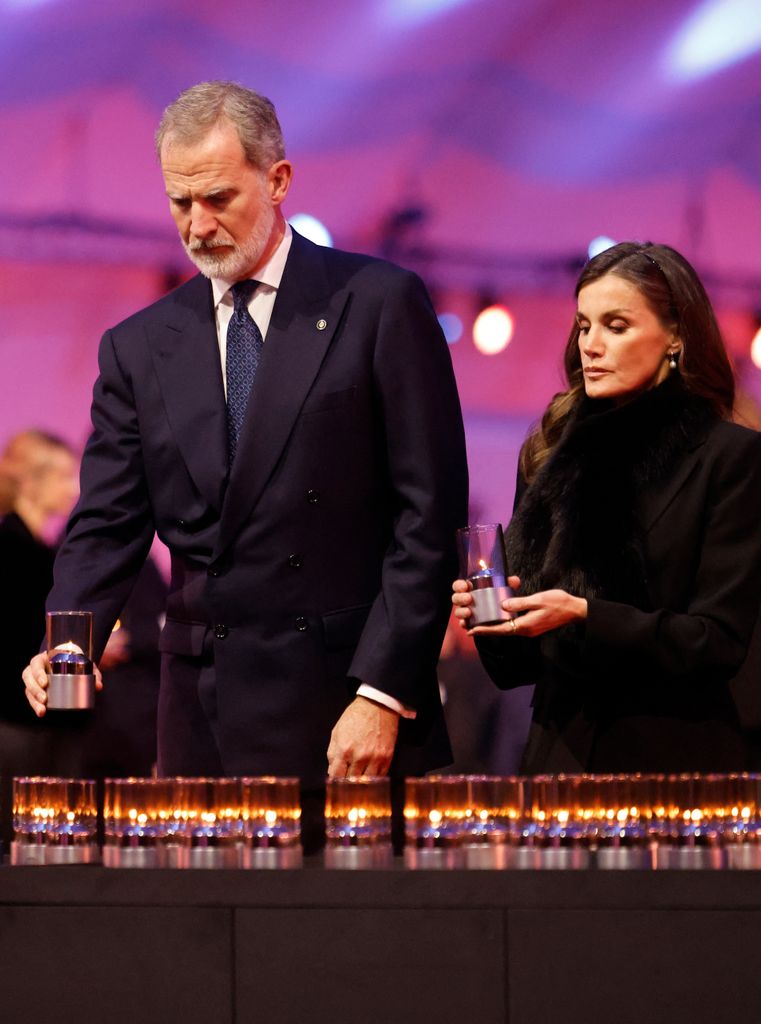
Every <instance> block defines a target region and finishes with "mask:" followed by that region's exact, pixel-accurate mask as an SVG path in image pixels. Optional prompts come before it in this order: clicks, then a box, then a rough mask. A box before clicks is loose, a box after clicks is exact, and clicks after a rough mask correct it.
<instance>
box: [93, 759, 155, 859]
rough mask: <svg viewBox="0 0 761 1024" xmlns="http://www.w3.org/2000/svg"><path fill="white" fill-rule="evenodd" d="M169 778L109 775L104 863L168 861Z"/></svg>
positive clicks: (105, 817)
mask: <svg viewBox="0 0 761 1024" xmlns="http://www.w3.org/2000/svg"><path fill="white" fill-rule="evenodd" d="M170 789H171V782H170V781H168V780H167V779H106V783H105V800H104V814H103V817H104V832H105V845H104V847H103V863H104V865H105V866H106V867H109V868H159V867H164V866H165V865H166V843H165V840H166V835H167V826H166V823H167V817H168V815H167V813H166V808H167V806H168V805H169V803H170V799H169V798H170Z"/></svg>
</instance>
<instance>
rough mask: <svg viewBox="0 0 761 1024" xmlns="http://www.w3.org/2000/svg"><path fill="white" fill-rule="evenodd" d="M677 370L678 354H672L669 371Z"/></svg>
mask: <svg viewBox="0 0 761 1024" xmlns="http://www.w3.org/2000/svg"><path fill="white" fill-rule="evenodd" d="M675 369H676V352H672V353H671V358H670V359H669V370H675Z"/></svg>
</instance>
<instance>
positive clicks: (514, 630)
mask: <svg viewBox="0 0 761 1024" xmlns="http://www.w3.org/2000/svg"><path fill="white" fill-rule="evenodd" d="M507 621H508V622H509V623H510V629H511V631H512V632H511V635H512V633H517V632H518V627H517V626H516V624H515V619H508V620H507Z"/></svg>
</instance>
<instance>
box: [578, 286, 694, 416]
mask: <svg viewBox="0 0 761 1024" xmlns="http://www.w3.org/2000/svg"><path fill="white" fill-rule="evenodd" d="M576 323H577V325H578V328H579V353H580V355H581V367H582V370H583V371H584V388H585V390H586V393H587V395H588V396H589V397H590V398H611V399H613V400H614V401H616V402H625V401H627V400H628V399H629V398H633V397H634V395H636V394H638V393H639V392H640V391H646V390H647V389H648V388H652V387H655V385H656V384H660V382H661V381H662V380H663V379H664V377H666V376H667V374H668V372H669V358H670V356H671V354H672V353H676V352H678V351H679V350H680V348H681V345H680V342H679V339H678V337H677V336H676V334H675V333H674V331H673V329H670V328H666V327H664V326H663V324H662V323H661V322H660V320H659V319H658V317H657V316H656V315H655V313H654V312H653V310H652V309H651V308H650V305H649V304H648V302H647V300H646V299H645V297H644V295H643V294H642V292H640V290H639V289H638V288H637V286H636V285H633V284H631V283H630V282H629V281H626V280H624V278H623V277H619V276H618V275H617V274H615V273H610V274H606V275H605V276H604V277H600V278H598V279H597V280H596V281H592V282H591V283H590V284H588V285H585V287H584V288H582V289H581V291H580V292H579V299H578V309H577V312H576Z"/></svg>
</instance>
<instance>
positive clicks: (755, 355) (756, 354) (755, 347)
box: [750, 327, 761, 370]
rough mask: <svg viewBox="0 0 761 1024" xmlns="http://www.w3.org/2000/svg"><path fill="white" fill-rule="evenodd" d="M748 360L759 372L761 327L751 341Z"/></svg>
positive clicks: (760, 364) (760, 366)
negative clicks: (749, 359)
mask: <svg viewBox="0 0 761 1024" xmlns="http://www.w3.org/2000/svg"><path fill="white" fill-rule="evenodd" d="M750 358H751V359H752V360H753V365H754V366H757V367H758V368H759V370H761V327H759V329H758V330H757V331H756V333H755V335H754V337H753V341H752V342H751V343H750Z"/></svg>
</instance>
